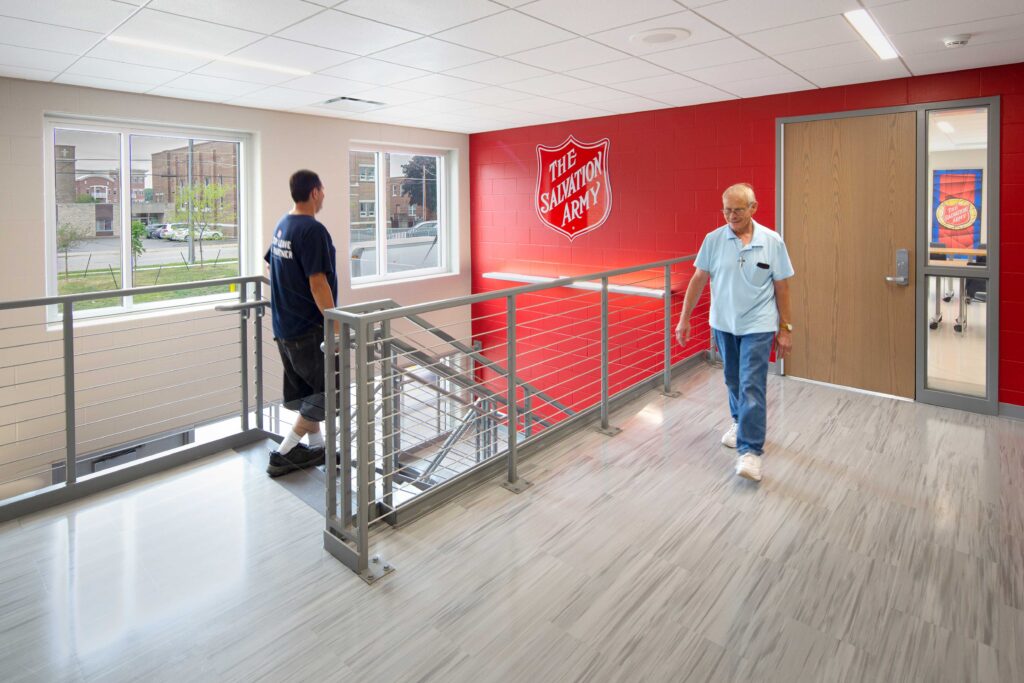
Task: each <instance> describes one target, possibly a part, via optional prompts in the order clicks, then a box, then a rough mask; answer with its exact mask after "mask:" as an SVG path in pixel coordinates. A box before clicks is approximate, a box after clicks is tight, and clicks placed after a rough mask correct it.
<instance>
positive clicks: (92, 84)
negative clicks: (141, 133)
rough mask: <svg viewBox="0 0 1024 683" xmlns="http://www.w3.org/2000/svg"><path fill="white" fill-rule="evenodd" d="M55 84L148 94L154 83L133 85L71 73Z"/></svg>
mask: <svg viewBox="0 0 1024 683" xmlns="http://www.w3.org/2000/svg"><path fill="white" fill-rule="evenodd" d="M53 82H54V83H63V84H64V85H79V86H82V87H85V88H99V89H100V90H117V91H120V92H147V91H149V90H150V89H152V88H153V84H152V83H133V82H131V81H122V80H118V79H114V78H96V77H95V76H82V75H79V74H70V73H63V74H61V75H60V76H58V77H57V78H55V79H54V80H53Z"/></svg>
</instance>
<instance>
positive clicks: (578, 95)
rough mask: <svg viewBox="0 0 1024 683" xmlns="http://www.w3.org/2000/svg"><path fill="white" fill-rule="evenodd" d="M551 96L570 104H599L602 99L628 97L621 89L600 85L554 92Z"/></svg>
mask: <svg viewBox="0 0 1024 683" xmlns="http://www.w3.org/2000/svg"><path fill="white" fill-rule="evenodd" d="M551 97H553V98H555V99H557V100H560V101H562V102H569V103H570V104H585V105H590V106H599V105H598V104H597V103H598V102H601V101H603V100H616V99H620V98H623V97H629V95H627V94H626V93H624V92H622V91H621V90H613V89H612V88H606V87H604V86H602V85H595V86H591V87H589V88H583V89H581V90H570V91H568V92H562V93H555V94H552V95H551Z"/></svg>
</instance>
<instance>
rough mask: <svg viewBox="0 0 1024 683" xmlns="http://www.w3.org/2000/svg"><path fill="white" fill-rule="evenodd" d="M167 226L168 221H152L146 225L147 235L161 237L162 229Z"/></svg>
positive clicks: (153, 237) (151, 237)
mask: <svg viewBox="0 0 1024 683" xmlns="http://www.w3.org/2000/svg"><path fill="white" fill-rule="evenodd" d="M166 226H167V224H166V223H150V224H149V225H147V226H146V237H148V238H150V239H153V240H155V239H160V235H159V233H160V231H161V230H162V229H164V228H165V227H166Z"/></svg>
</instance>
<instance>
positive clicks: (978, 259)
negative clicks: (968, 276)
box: [928, 107, 989, 266]
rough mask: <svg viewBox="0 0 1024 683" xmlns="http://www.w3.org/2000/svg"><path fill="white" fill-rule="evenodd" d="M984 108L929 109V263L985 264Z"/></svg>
mask: <svg viewBox="0 0 1024 683" xmlns="http://www.w3.org/2000/svg"><path fill="white" fill-rule="evenodd" d="M987 160H988V109H987V108H986V107H972V108H967V109H944V110H940V111H930V112H928V200H929V201H928V206H929V211H930V218H929V233H928V234H929V237H928V241H929V264H930V265H938V266H970V265H984V263H985V259H986V256H987V249H986V245H987V242H988V206H987V205H986V202H985V201H983V198H984V197H985V196H986V190H987V188H988V175H989V173H988V165H987Z"/></svg>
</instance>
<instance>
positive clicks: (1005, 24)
mask: <svg viewBox="0 0 1024 683" xmlns="http://www.w3.org/2000/svg"><path fill="white" fill-rule="evenodd" d="M1021 8H1022V9H1024V3H1022V4H1021ZM958 33H969V34H971V41H970V43H968V45H967V47H971V48H973V47H977V46H978V45H984V44H985V43H1001V42H1003V41H1007V40H1020V39H1021V36H1022V35H1024V13H1022V14H1015V15H1013V16H1009V17H1000V18H998V19H982V20H980V21H968V22H965V23H960V24H953V25H951V26H939V27H936V28H929V29H925V30H923V31H913V32H911V33H899V34H896V35H890V36H889V39H890V40H891V41H892V44H893V45H895V46H896V50H897V51H898V52H899V53H900V54H901V55H918V54H923V53H926V52H941V51H943V50H946V49H947V48H946V47H945V46H944V45H943V44H942V39H943V38H945V37H946V36H951V35H955V34H958ZM957 49H962V48H957ZM955 51H956V50H955V49H951V52H955Z"/></svg>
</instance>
